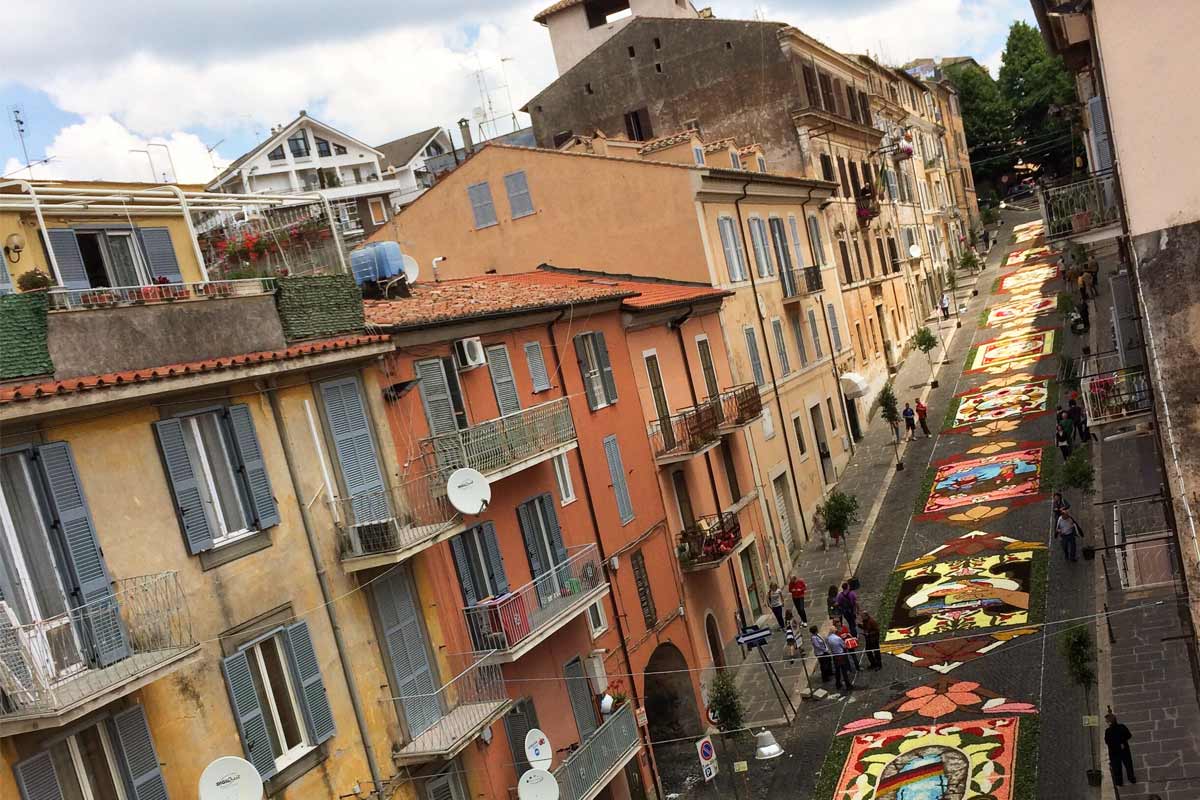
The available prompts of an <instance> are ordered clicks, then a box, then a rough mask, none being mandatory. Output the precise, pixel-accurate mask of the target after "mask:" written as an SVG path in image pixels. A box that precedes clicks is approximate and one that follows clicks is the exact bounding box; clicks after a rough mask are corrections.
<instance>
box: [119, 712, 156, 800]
mask: <svg viewBox="0 0 1200 800" xmlns="http://www.w3.org/2000/svg"><path fill="white" fill-rule="evenodd" d="M112 727H113V729H114V730H115V731H116V733H117V736H116V739H117V748H118V750H119V752H120V755H121V762H122V763H123V764H124V766H125V773H126V776H127V777H128V778H129V782H130V784H131V786H132V787H133V798H132V800H167V784H166V781H164V780H163V774H162V768H161V767H160V766H159V763H158V753H157V752H156V751H155V749H154V739H153V737H151V735H150V725H149V724H148V723H147V722H146V712H145V710H144V709H143V708H142V707H141V706H134V707H133V708H131V709H129V710H128V711H122V712H121V713H120V714H117V715H116V716H114V717H113V718H112Z"/></svg>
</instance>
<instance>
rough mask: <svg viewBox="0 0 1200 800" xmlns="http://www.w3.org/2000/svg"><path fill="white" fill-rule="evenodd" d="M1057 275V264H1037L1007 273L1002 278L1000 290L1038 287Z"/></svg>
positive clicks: (1009, 290) (1008, 290)
mask: <svg viewBox="0 0 1200 800" xmlns="http://www.w3.org/2000/svg"><path fill="white" fill-rule="evenodd" d="M1057 277H1058V266H1057V265H1055V264H1036V265H1032V266H1028V267H1024V268H1022V269H1019V270H1017V271H1016V272H1013V273H1011V274H1009V275H1005V276H1004V277H1003V278H1001V279H1000V291H1001V292H1015V291H1017V290H1018V289H1036V288H1038V287H1040V286H1042V285H1043V284H1045V283H1047V282H1049V281H1052V280H1054V279H1055V278H1057Z"/></svg>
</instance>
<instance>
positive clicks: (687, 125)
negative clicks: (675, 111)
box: [683, 118, 703, 136]
mask: <svg viewBox="0 0 1200 800" xmlns="http://www.w3.org/2000/svg"><path fill="white" fill-rule="evenodd" d="M683 128H684V130H688V131H695V132H696V135H697V136H702V135H703V134H702V133H701V131H700V120H698V119H695V118H693V119H689V120H685V121H684V123H683Z"/></svg>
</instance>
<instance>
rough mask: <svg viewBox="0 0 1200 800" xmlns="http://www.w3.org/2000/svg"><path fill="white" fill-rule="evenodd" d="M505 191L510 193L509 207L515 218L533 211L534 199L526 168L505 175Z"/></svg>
mask: <svg viewBox="0 0 1200 800" xmlns="http://www.w3.org/2000/svg"><path fill="white" fill-rule="evenodd" d="M504 191H505V192H506V193H507V194H508V209H509V211H510V212H511V213H512V217H513V219H516V218H517V217H525V216H528V215H530V214H532V213H533V199H532V198H531V197H530V196H529V182H528V181H527V180H526V179H525V172H524V170H518V171H517V172H512V173H509V174H508V175H505V176H504Z"/></svg>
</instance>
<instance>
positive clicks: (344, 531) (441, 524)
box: [331, 471, 461, 568]
mask: <svg viewBox="0 0 1200 800" xmlns="http://www.w3.org/2000/svg"><path fill="white" fill-rule="evenodd" d="M331 504H332V505H333V516H334V522H335V524H336V525H337V537H338V553H339V555H340V557H341V559H342V561H343V562H347V561H353V560H354V559H364V558H369V557H371V556H384V555H388V554H394V555H397V556H411V555H414V554H416V553H417V552H419V551H420V550H421V549H424V547H427V546H429V545H432V544H434V543H436V542H437V541H438V539H439V538H443V537H444V535H445V534H447V533H448V532H450V531H453V530H454V529H455V528H456V527H457V526H458V524H459V523H460V521H461V516H460V515H459V513H458V512H457V511H455V509H454V507H453V506H452V505H450V501H449V500H448V499H447V498H446V487H445V480H444V478H443V476H442V475H441V473H440V472H437V471H432V472H425V473H423V474H422V475H421V476H419V477H417V478H413V479H411V480H409V481H406V482H404V483H400V484H395V485H392V486H387V487H385V488H382V489H376V490H372V491H369V492H362V493H360V494H356V495H354V496H352V497H335V498H333V500H332V501H331ZM397 560H399V559H397ZM375 561H376V560H372V562H371V563H370V564H365V565H364V568H365V567H366V566H376V565H377V564H376V563H375ZM347 566H349V565H347Z"/></svg>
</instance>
